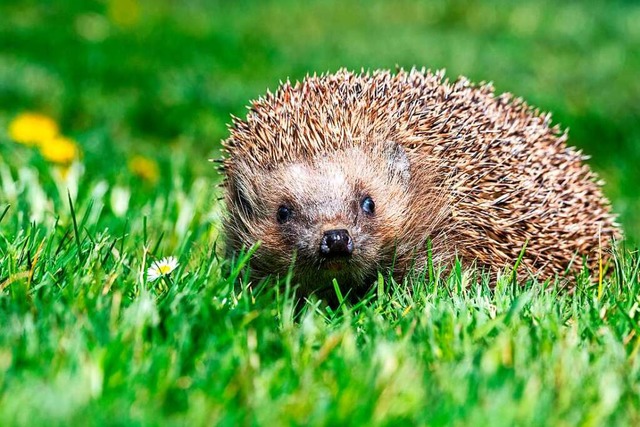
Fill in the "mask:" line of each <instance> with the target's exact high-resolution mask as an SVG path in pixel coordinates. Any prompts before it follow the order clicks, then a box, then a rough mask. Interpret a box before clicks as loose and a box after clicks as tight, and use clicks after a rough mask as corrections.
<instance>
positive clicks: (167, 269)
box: [147, 256, 178, 282]
mask: <svg viewBox="0 0 640 427" xmlns="http://www.w3.org/2000/svg"><path fill="white" fill-rule="evenodd" d="M177 267H178V258H176V257H174V256H170V257H166V258H162V259H161V260H160V261H156V262H154V263H153V264H152V265H151V267H149V269H148V270H147V279H148V280H149V281H150V282H153V281H154V280H157V279H158V278H160V277H163V276H168V275H169V274H171V272H172V271H173V270H175V269H176V268H177Z"/></svg>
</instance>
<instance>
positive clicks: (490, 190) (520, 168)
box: [221, 69, 620, 295]
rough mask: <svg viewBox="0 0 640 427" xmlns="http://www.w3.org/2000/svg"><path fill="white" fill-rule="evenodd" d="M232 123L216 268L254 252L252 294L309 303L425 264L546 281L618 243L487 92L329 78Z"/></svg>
mask: <svg viewBox="0 0 640 427" xmlns="http://www.w3.org/2000/svg"><path fill="white" fill-rule="evenodd" d="M248 108H249V112H248V114H247V117H246V119H244V120H243V119H240V118H237V117H233V123H232V125H231V126H230V136H229V137H228V138H227V139H226V140H224V141H223V143H222V144H223V149H224V151H225V153H224V157H223V159H222V160H221V164H222V169H223V171H224V174H225V180H224V184H223V186H224V193H225V196H224V199H225V204H226V206H227V214H226V217H225V220H224V233H225V234H226V238H227V248H228V251H229V252H231V253H235V252H237V251H239V250H242V249H243V248H244V249H247V248H250V247H254V248H255V247H257V249H255V253H254V254H253V257H252V259H251V261H250V271H251V277H252V278H254V279H256V280H258V279H261V278H264V277H267V276H280V277H282V276H284V275H286V274H288V273H289V272H291V273H293V279H294V281H295V283H297V284H299V286H300V290H301V292H302V293H303V294H304V295H309V294H313V293H315V294H317V295H322V294H323V292H324V293H326V292H328V290H330V289H333V288H332V283H333V280H334V279H335V280H337V281H338V284H339V285H340V286H341V287H343V286H344V287H346V288H347V289H349V290H358V289H363V288H366V287H367V286H368V285H370V284H371V283H372V282H373V281H374V280H375V279H376V278H377V277H378V274H379V272H381V271H382V272H388V273H389V274H391V275H392V276H393V277H394V279H396V280H398V281H400V280H402V279H403V277H404V276H405V275H407V273H409V272H410V271H416V270H420V269H421V268H425V266H426V265H427V263H429V262H434V263H438V265H444V266H452V265H453V263H455V262H461V263H462V264H463V265H465V266H473V267H475V268H478V269H481V270H483V271H489V272H490V273H491V274H499V273H500V272H502V271H504V269H505V268H508V267H509V266H513V265H514V263H517V262H519V267H518V268H519V271H521V272H525V273H526V274H527V275H533V276H535V277H537V278H540V279H552V278H558V277H568V275H569V274H572V273H576V272H578V271H580V270H581V269H582V268H584V266H587V267H588V268H591V269H594V268H597V267H598V266H600V268H601V262H602V259H603V257H605V258H606V254H607V253H608V252H610V248H611V246H612V243H613V241H614V240H616V239H618V238H619V237H620V231H619V227H618V225H617V223H616V218H615V216H614V215H613V214H612V212H611V208H610V203H609V202H608V200H607V199H606V198H605V197H604V195H603V193H602V191H601V186H602V182H601V181H600V180H599V179H598V177H597V176H596V174H595V173H594V172H592V171H591V170H590V168H589V167H588V166H587V165H586V164H585V163H584V160H585V159H586V156H584V155H583V154H582V153H581V152H580V151H579V150H576V149H575V148H572V147H569V146H567V144H566V142H567V132H566V131H562V130H561V129H560V128H559V127H558V125H552V123H551V116H550V114H548V113H542V112H540V111H539V110H538V109H534V108H533V107H531V106H529V105H528V104H527V103H525V102H524V101H523V100H522V99H521V98H516V97H513V96H512V95H511V94H508V93H505V94H501V95H496V94H495V93H494V89H493V87H492V85H491V84H490V83H481V84H478V85H476V84H473V83H471V82H470V81H469V80H468V79H467V78H464V77H459V78H458V79H456V80H455V81H450V80H449V79H447V78H446V77H445V73H444V71H437V72H432V71H426V70H424V69H412V70H410V71H405V70H403V69H399V70H396V72H391V71H388V70H378V71H374V72H365V71H361V72H359V73H356V72H350V71H348V70H346V69H341V70H339V71H338V72H336V73H333V74H323V75H320V76H318V75H313V76H307V77H306V78H305V79H303V80H302V81H299V82H297V83H295V84H291V83H290V82H289V81H287V82H285V83H281V84H280V86H279V88H278V89H277V91H276V92H275V93H271V92H269V91H267V93H266V95H264V96H263V97H260V98H259V99H257V100H255V101H253V102H252V103H251V105H250V106H249V107H248ZM518 260H519V261H518Z"/></svg>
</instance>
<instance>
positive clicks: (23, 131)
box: [9, 113, 60, 145]
mask: <svg viewBox="0 0 640 427" xmlns="http://www.w3.org/2000/svg"><path fill="white" fill-rule="evenodd" d="M59 132H60V129H59V128H58V124H57V123H56V122H55V120H53V119H52V118H51V117H49V116H45V115H44V114H39V113H22V114H19V115H18V116H17V117H16V118H14V119H13V120H12V121H11V123H9V136H10V137H11V139H13V140H14V141H16V142H19V143H21V144H26V145H39V144H42V143H43V142H45V141H49V140H51V139H53V138H55V137H56V136H58V133H59Z"/></svg>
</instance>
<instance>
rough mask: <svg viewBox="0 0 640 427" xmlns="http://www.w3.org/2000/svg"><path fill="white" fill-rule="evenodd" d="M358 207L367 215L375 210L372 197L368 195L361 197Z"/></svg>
mask: <svg viewBox="0 0 640 427" xmlns="http://www.w3.org/2000/svg"><path fill="white" fill-rule="evenodd" d="M360 207H361V208H362V211H363V212H364V213H366V214H368V215H373V213H374V212H375V210H376V204H375V203H373V199H372V198H371V197H369V196H367V197H365V198H364V199H362V202H360Z"/></svg>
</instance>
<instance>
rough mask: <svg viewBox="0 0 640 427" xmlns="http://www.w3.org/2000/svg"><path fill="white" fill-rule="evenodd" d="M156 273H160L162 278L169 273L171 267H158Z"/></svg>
mask: <svg viewBox="0 0 640 427" xmlns="http://www.w3.org/2000/svg"><path fill="white" fill-rule="evenodd" d="M158 271H159V272H160V274H162V275H163V276H164V275H166V274H169V273H171V266H170V265H166V264H165V265H160V266H158Z"/></svg>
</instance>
